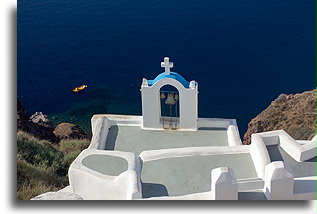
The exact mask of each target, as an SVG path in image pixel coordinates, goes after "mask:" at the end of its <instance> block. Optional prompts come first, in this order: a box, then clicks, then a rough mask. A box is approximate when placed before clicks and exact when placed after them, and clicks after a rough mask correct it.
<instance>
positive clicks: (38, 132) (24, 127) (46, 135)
mask: <svg viewBox="0 0 317 214" xmlns="http://www.w3.org/2000/svg"><path fill="white" fill-rule="evenodd" d="M17 129H18V130H21V131H24V132H27V133H30V134H32V135H33V136H35V137H38V138H39V139H42V140H49V141H51V142H53V143H58V142H59V139H58V138H57V137H56V136H55V135H54V133H53V127H51V126H44V125H42V124H37V123H34V122H32V121H31V120H30V118H29V116H28V115H27V114H26V113H25V110H24V109H23V106H22V104H21V103H20V102H19V101H17Z"/></svg>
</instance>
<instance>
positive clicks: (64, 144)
mask: <svg viewBox="0 0 317 214" xmlns="http://www.w3.org/2000/svg"><path fill="white" fill-rule="evenodd" d="M89 144H90V141H89V140H85V139H82V140H62V141H61V142H60V143H59V149H60V151H62V152H65V153H68V154H69V153H72V152H75V151H82V150H84V149H86V148H87V147H88V146H89Z"/></svg>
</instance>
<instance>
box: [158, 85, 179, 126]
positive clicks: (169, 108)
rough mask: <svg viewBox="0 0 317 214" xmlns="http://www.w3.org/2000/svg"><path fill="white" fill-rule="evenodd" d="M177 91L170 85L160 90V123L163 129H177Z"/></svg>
mask: <svg viewBox="0 0 317 214" xmlns="http://www.w3.org/2000/svg"><path fill="white" fill-rule="evenodd" d="M179 98H180V97H179V91H178V90H177V88H175V87H174V86H171V85H164V86H163V87H161V89H160V104H161V115H160V122H161V124H162V125H163V128H164V129H172V130H175V129H178V127H179V115H180V111H179Z"/></svg>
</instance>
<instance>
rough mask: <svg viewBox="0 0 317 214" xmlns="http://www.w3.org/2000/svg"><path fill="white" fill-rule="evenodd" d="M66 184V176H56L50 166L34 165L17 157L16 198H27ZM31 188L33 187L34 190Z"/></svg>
mask: <svg viewBox="0 0 317 214" xmlns="http://www.w3.org/2000/svg"><path fill="white" fill-rule="evenodd" d="M67 184H68V179H67V177H65V176H64V177H61V176H58V175H56V174H55V172H54V171H52V170H51V169H50V168H46V167H43V166H34V165H32V164H30V163H27V162H26V161H25V160H20V159H19V157H18V160H17V198H18V199H20V200H28V199H30V198H32V197H34V196H36V195H39V194H41V193H44V192H47V191H55V190H57V189H61V188H63V187H64V186H66V185H67ZM32 189H34V191H33V190H32ZM32 191H33V193H32ZM26 192H28V193H26ZM31 193H32V194H31ZM34 194H35V195H34ZM26 198H27V199H26Z"/></svg>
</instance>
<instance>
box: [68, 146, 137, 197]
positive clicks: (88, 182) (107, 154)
mask: <svg viewBox="0 0 317 214" xmlns="http://www.w3.org/2000/svg"><path fill="white" fill-rule="evenodd" d="M114 160H117V161H114ZM118 161H119V162H118ZM112 164H113V165H112ZM105 167H106V168H105ZM141 167H142V166H141V162H140V161H139V158H137V157H136V156H135V155H134V154H133V153H131V152H119V151H105V150H96V149H86V150H84V151H82V152H81V153H80V155H79V156H78V157H77V158H76V159H75V160H74V162H73V163H72V164H71V166H70V168H69V171H68V175H69V183H70V188H69V189H68V191H70V192H72V193H75V194H77V195H79V196H80V197H82V198H83V199H84V200H132V199H138V198H142V187H141V180H140V176H141V175H140V174H141Z"/></svg>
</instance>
